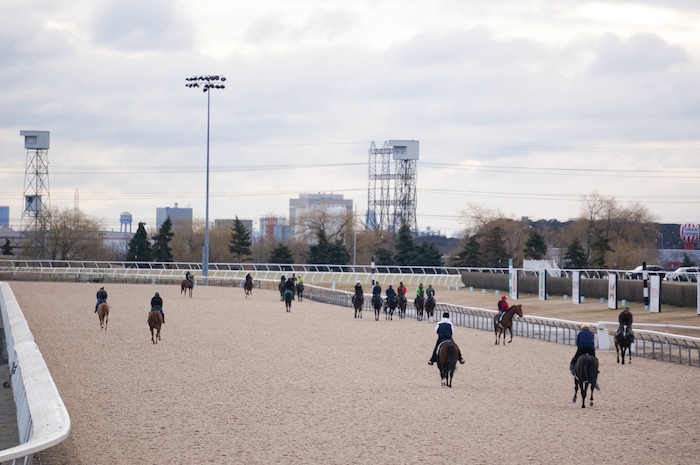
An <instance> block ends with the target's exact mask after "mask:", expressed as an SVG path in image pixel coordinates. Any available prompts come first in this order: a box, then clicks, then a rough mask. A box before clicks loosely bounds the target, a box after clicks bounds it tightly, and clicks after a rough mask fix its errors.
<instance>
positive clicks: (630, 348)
mask: <svg viewBox="0 0 700 465" xmlns="http://www.w3.org/2000/svg"><path fill="white" fill-rule="evenodd" d="M627 355H629V359H628V360H627V363H629V364H630V365H631V364H632V344H630V345H629V347H627Z"/></svg>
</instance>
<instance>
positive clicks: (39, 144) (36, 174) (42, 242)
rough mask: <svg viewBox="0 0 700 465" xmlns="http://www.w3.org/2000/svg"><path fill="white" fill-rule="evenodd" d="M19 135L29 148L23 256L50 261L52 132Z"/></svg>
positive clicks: (23, 219) (25, 185) (23, 213)
mask: <svg viewBox="0 0 700 465" xmlns="http://www.w3.org/2000/svg"><path fill="white" fill-rule="evenodd" d="M20 135H21V136H24V148H26V149H27V157H26V160H27V162H26V167H25V171H24V209H23V211H22V228H21V229H22V242H23V244H24V254H25V255H30V256H31V257H32V258H33V259H35V260H37V259H42V258H50V256H49V251H48V249H49V225H50V222H51V203H50V190H49V131H20Z"/></svg>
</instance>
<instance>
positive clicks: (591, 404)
mask: <svg viewBox="0 0 700 465" xmlns="http://www.w3.org/2000/svg"><path fill="white" fill-rule="evenodd" d="M589 386H590V388H591V401H590V402H589V404H588V406H589V407H593V391H595V386H593V385H592V384H590V383H589Z"/></svg>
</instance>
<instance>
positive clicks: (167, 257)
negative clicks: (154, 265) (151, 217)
mask: <svg viewBox="0 0 700 465" xmlns="http://www.w3.org/2000/svg"><path fill="white" fill-rule="evenodd" d="M172 229H173V222H172V221H171V220H170V217H167V218H166V219H165V221H163V224H161V225H160V229H159V230H158V234H156V235H155V236H153V237H152V238H151V239H153V250H152V251H151V257H152V258H153V261H154V262H172V261H173V251H172V249H170V241H171V240H172V239H173V236H175V233H173V232H172Z"/></svg>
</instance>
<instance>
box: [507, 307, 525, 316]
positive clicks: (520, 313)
mask: <svg viewBox="0 0 700 465" xmlns="http://www.w3.org/2000/svg"><path fill="white" fill-rule="evenodd" d="M510 309H511V310H513V311H514V312H515V314H516V315H518V316H519V317H520V318H522V317H523V306H522V305H521V304H518V305H513V306H512V307H510Z"/></svg>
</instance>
